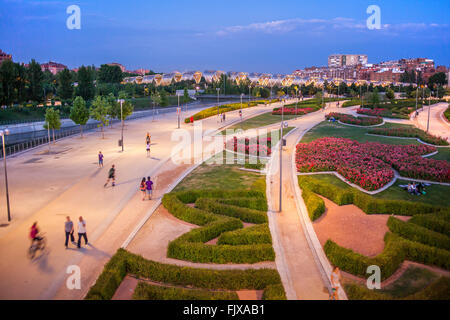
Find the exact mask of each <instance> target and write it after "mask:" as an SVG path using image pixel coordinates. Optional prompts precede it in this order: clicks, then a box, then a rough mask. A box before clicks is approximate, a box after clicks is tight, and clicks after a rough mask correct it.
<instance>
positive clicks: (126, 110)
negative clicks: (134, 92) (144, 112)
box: [119, 91, 134, 121]
mask: <svg viewBox="0 0 450 320" xmlns="http://www.w3.org/2000/svg"><path fill="white" fill-rule="evenodd" d="M119 99H122V100H125V101H124V102H123V103H122V119H121V120H124V121H125V119H126V118H128V117H129V116H130V115H131V114H132V113H133V110H134V107H133V104H132V103H131V102H130V101H129V100H128V99H127V96H126V93H125V92H123V91H121V92H120V93H119ZM119 117H120V104H119Z"/></svg>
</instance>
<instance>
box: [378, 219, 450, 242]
mask: <svg viewBox="0 0 450 320" xmlns="http://www.w3.org/2000/svg"><path fill="white" fill-rule="evenodd" d="M387 226H388V227H389V230H390V231H391V232H393V233H396V234H398V235H400V236H401V237H403V238H405V239H408V240H411V241H416V242H420V243H423V244H426V245H429V246H432V247H437V248H441V249H445V250H449V249H450V238H449V237H447V236H445V235H443V234H441V233H438V232H435V231H432V230H429V229H427V228H425V227H422V226H419V225H416V224H414V223H409V222H404V221H401V220H399V219H397V218H394V217H389V219H388V221H387Z"/></svg>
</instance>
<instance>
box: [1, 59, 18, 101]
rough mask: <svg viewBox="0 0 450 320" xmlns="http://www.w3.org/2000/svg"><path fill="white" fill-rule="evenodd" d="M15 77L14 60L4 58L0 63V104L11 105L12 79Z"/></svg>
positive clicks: (12, 95)
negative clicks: (0, 92)
mask: <svg viewBox="0 0 450 320" xmlns="http://www.w3.org/2000/svg"><path fill="white" fill-rule="evenodd" d="M15 79H16V69H15V67H14V62H12V61H11V60H5V61H3V63H2V64H1V65H0V83H1V87H2V94H1V96H0V104H1V105H11V104H12V103H13V102H14V96H15V92H14V80H15Z"/></svg>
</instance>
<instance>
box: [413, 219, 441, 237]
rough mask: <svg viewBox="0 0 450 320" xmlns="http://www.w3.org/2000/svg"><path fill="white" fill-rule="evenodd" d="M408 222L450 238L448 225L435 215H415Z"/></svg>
mask: <svg viewBox="0 0 450 320" xmlns="http://www.w3.org/2000/svg"><path fill="white" fill-rule="evenodd" d="M408 222H409V223H414V224H417V225H419V226H422V227H425V228H427V229H430V230H433V231H436V232H439V233H442V234H445V235H446V236H450V223H449V222H448V221H445V220H444V219H440V217H439V216H437V215H434V214H433V215H429V214H428V215H426V214H416V215H415V216H413V217H412V218H411V219H409V220H408Z"/></svg>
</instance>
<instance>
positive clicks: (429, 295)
mask: <svg viewBox="0 0 450 320" xmlns="http://www.w3.org/2000/svg"><path fill="white" fill-rule="evenodd" d="M344 287H345V292H346V293H347V297H348V298H349V300H448V299H449V297H450V278H448V277H440V278H439V279H437V280H435V281H434V282H433V283H431V284H430V285H429V286H427V287H426V288H424V289H422V290H420V291H419V292H416V293H414V294H412V295H409V296H407V297H404V298H400V299H399V298H395V297H393V296H391V295H389V294H387V293H381V292H379V291H377V290H370V289H368V288H366V287H364V286H361V285H357V284H345V285H344Z"/></svg>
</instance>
